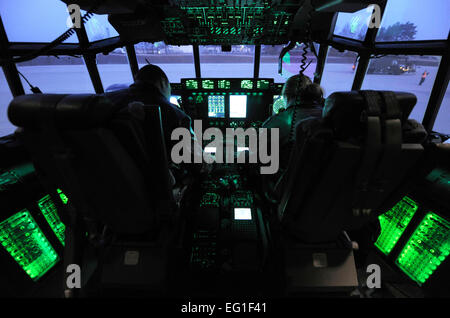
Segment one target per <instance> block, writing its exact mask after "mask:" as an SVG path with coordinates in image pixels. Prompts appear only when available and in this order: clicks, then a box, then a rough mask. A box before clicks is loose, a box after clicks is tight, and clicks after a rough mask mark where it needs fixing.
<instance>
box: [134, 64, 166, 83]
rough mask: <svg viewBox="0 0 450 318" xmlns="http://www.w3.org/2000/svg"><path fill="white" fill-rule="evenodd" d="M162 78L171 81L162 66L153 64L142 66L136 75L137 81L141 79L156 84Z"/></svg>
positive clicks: (135, 79)
mask: <svg viewBox="0 0 450 318" xmlns="http://www.w3.org/2000/svg"><path fill="white" fill-rule="evenodd" d="M161 80H163V81H165V82H167V83H168V82H169V79H168V78H167V75H166V73H164V71H163V70H162V69H161V68H160V67H158V66H156V65H153V64H148V65H145V66H144V67H142V68H141V69H140V70H139V71H138V72H137V73H136V75H135V77H134V81H135V82H138V81H139V82H144V83H147V84H156V83H158V82H159V81H161Z"/></svg>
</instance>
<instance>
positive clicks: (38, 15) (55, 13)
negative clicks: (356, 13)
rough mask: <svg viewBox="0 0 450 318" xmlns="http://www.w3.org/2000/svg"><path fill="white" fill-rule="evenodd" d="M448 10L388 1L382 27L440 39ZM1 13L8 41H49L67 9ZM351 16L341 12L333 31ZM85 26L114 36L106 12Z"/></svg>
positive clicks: (23, 6) (37, 1)
mask: <svg viewBox="0 0 450 318" xmlns="http://www.w3.org/2000/svg"><path fill="white" fill-rule="evenodd" d="M364 11H365V10H362V12H363V14H364ZM449 13H450V0H389V1H388V6H387V8H386V13H385V16H384V18H383V21H382V25H381V26H389V25H391V24H394V23H396V22H407V21H411V22H414V23H415V24H416V25H417V26H418V27H417V31H418V32H417V35H416V39H417V40H426V39H443V38H447V36H448V32H449V26H450V19H449V18H448V15H449ZM0 15H1V17H2V20H3V24H4V25H5V29H6V32H7V34H8V38H9V40H10V41H11V42H50V41H52V40H54V39H55V38H57V37H58V36H59V35H61V34H62V33H63V32H64V31H65V30H67V26H66V20H67V17H68V12H67V8H66V5H65V3H63V2H62V1H58V0H0ZM352 17H353V16H352V14H340V16H339V19H338V25H337V27H336V30H337V31H339V29H340V28H342V27H343V26H344V25H345V23H347V22H349V21H351V19H352ZM361 20H364V19H361ZM86 28H87V31H88V36H89V39H90V40H91V41H94V40H98V39H102V38H106V37H111V36H116V35H117V32H116V31H115V30H114V28H113V27H112V26H111V25H110V24H109V23H108V21H107V16H106V15H101V16H100V15H97V16H95V17H94V18H92V19H91V20H90V21H89V22H88V24H87V26H86ZM66 42H69V43H70V42H71V43H73V42H77V38H76V36H75V35H74V36H72V37H71V38H69V39H68V40H67V41H66Z"/></svg>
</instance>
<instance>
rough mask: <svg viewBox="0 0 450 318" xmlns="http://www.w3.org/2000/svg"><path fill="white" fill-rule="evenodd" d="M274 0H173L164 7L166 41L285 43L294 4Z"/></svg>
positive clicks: (189, 42) (294, 7) (295, 7)
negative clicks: (276, 2)
mask: <svg viewBox="0 0 450 318" xmlns="http://www.w3.org/2000/svg"><path fill="white" fill-rule="evenodd" d="M273 2H275V1H268V0H260V1H239V0H237V1H232V0H218V1H210V0H207V1H202V0H198V1H172V3H173V5H174V6H173V7H167V6H165V7H164V18H163V19H162V20H161V26H162V29H163V31H164V33H165V35H166V40H165V42H166V44H173V45H190V44H199V45H205V44H222V45H223V44H228V45H232V44H236V45H244V44H262V43H270V44H274V45H275V44H284V43H286V42H287V41H288V37H287V36H288V32H289V28H290V25H291V22H292V20H293V17H294V14H295V12H296V11H297V9H298V7H297V6H292V5H291V6H287V5H272V3H273Z"/></svg>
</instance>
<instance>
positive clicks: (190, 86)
mask: <svg viewBox="0 0 450 318" xmlns="http://www.w3.org/2000/svg"><path fill="white" fill-rule="evenodd" d="M186 88H187V89H198V81H197V80H187V81H186Z"/></svg>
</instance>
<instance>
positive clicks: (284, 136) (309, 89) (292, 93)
mask: <svg viewBox="0 0 450 318" xmlns="http://www.w3.org/2000/svg"><path fill="white" fill-rule="evenodd" d="M299 81H300V83H299ZM281 94H282V96H283V99H284V100H285V102H286V108H285V110H284V111H280V112H279V113H278V114H276V115H273V116H271V117H269V118H268V119H267V120H266V121H265V122H264V123H263V125H262V127H263V128H278V129H279V136H280V139H279V140H280V141H279V142H280V144H279V149H280V167H281V168H283V167H286V166H287V162H288V160H289V154H290V146H291V144H292V143H293V141H294V140H295V127H296V126H297V125H298V124H299V123H300V122H301V121H303V120H305V119H308V118H320V117H322V106H323V89H322V87H320V85H318V84H314V83H313V82H312V81H311V79H310V78H309V77H308V76H306V75H294V76H291V77H290V78H289V79H288V80H287V81H286V83H285V84H284V86H283V89H282V91H281Z"/></svg>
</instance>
